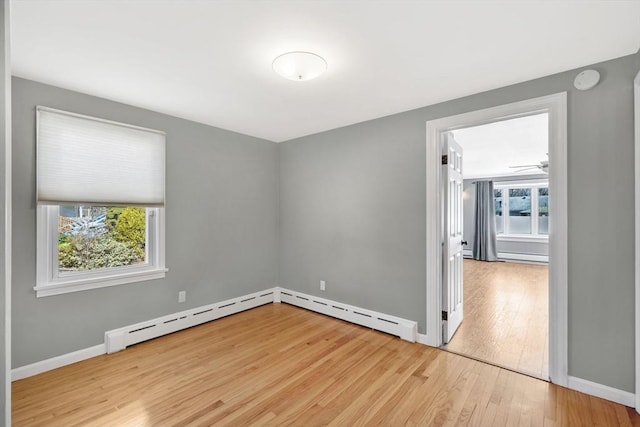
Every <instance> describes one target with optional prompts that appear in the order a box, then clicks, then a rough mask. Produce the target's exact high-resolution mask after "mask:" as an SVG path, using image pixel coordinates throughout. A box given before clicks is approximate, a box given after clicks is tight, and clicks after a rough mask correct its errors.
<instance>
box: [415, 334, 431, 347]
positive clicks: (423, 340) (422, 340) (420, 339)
mask: <svg viewBox="0 0 640 427" xmlns="http://www.w3.org/2000/svg"><path fill="white" fill-rule="evenodd" d="M416 342H417V343H419V344H424V345H429V341H428V340H427V334H416Z"/></svg>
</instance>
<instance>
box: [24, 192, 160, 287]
mask: <svg viewBox="0 0 640 427" xmlns="http://www.w3.org/2000/svg"><path fill="white" fill-rule="evenodd" d="M146 209H147V215H146V217H147V244H146V249H145V250H146V261H147V262H146V263H145V264H144V265H136V266H122V267H110V268H101V269H96V270H92V271H79V272H73V273H64V274H60V273H59V272H58V263H59V262H58V217H59V212H60V206H58V205H40V206H38V207H37V273H36V286H35V287H34V288H33V289H34V290H35V291H36V296H37V297H46V296H51V295H59V294H65V293H69V292H77V291H84V290H88V289H97V288H104V287H107V286H116V285H122V284H125V283H133V282H140V281H146V280H152V279H161V278H163V277H165V274H166V272H167V269H166V268H165V237H164V236H165V221H164V208H146Z"/></svg>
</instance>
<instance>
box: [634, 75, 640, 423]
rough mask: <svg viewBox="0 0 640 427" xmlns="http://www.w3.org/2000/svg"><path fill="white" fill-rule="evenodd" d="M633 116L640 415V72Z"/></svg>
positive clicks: (639, 404) (639, 396)
mask: <svg viewBox="0 0 640 427" xmlns="http://www.w3.org/2000/svg"><path fill="white" fill-rule="evenodd" d="M633 98H634V101H633V108H634V112H633V116H634V127H635V144H634V148H635V167H634V170H635V190H636V191H635V199H636V200H635V210H636V214H635V223H636V224H635V226H636V242H635V252H636V256H635V259H636V266H635V282H636V283H635V291H636V301H635V302H636V336H635V338H636V400H635V408H636V412H638V413H640V72H638V74H637V75H636V78H635V79H634V81H633Z"/></svg>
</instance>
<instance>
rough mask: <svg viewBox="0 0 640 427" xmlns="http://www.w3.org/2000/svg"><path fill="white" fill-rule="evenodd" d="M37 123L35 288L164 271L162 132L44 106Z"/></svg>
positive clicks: (93, 284) (111, 281)
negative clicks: (36, 249) (36, 250)
mask: <svg viewBox="0 0 640 427" xmlns="http://www.w3.org/2000/svg"><path fill="white" fill-rule="evenodd" d="M37 131H38V136H37V138H38V141H37V145H38V158H37V180H38V184H37V202H38V206H37V216H38V224H37V234H38V253H37V258H38V259H37V269H38V272H37V283H36V287H35V290H36V293H37V295H38V296H47V295H55V294H60V293H67V292H74V291H80V290H86V289H93V288H98V287H104V286H113V285H119V284H124V283H131V282H137V281H143V280H150V279H156V278H161V277H164V275H165V272H166V269H165V265H164V221H163V216H164V154H165V135H164V133H163V132H159V131H154V130H150V129H145V128H140V127H136V126H131V125H127V124H123V123H116V122H111V121H106V120H102V119H97V118H93V117H88V116H83V115H79V114H74V113H68V112H64V111H59V110H54V109H50V108H46V107H38V108H37Z"/></svg>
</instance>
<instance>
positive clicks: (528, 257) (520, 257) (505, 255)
mask: <svg viewBox="0 0 640 427" xmlns="http://www.w3.org/2000/svg"><path fill="white" fill-rule="evenodd" d="M462 256H464V257H465V258H473V251H472V250H471V249H463V250H462ZM498 258H499V259H503V260H515V261H531V262H549V257H548V256H547V255H534V254H517V253H512V252H498Z"/></svg>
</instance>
